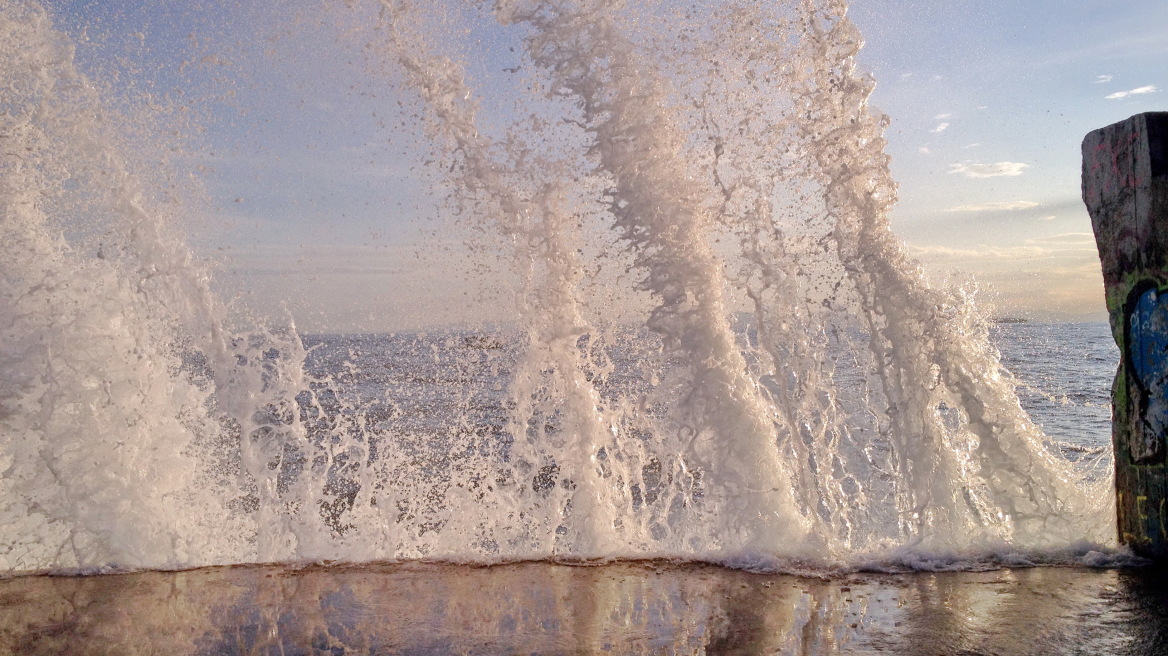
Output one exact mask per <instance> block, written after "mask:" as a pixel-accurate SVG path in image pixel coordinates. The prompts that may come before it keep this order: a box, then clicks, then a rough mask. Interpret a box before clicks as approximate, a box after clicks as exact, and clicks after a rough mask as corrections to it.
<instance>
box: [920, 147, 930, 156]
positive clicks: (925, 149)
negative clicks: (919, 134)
mask: <svg viewBox="0 0 1168 656" xmlns="http://www.w3.org/2000/svg"><path fill="white" fill-rule="evenodd" d="M917 152H918V153H920V154H922V155H932V154H933V153H932V151H930V150H929V147H928V146H921V147H920V148H917Z"/></svg>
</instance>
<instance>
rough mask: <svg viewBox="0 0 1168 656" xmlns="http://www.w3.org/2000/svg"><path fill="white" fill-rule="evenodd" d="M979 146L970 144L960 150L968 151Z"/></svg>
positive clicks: (978, 144)
mask: <svg viewBox="0 0 1168 656" xmlns="http://www.w3.org/2000/svg"><path fill="white" fill-rule="evenodd" d="M980 145H981V144H980V143H971V144H968V145H965V146H962V147H961V149H962V150H969V149H970V148H977V147H978V146H980Z"/></svg>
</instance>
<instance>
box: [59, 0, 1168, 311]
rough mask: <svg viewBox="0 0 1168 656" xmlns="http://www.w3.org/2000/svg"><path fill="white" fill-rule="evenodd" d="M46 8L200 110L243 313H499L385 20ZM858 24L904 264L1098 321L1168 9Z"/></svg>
mask: <svg viewBox="0 0 1168 656" xmlns="http://www.w3.org/2000/svg"><path fill="white" fill-rule="evenodd" d="M47 4H48V6H49V7H50V8H51V10H52V11H53V13H54V15H55V18H56V20H57V24H58V26H59V27H60V28H61V29H62V30H64V31H65V32H66V33H68V34H69V35H71V36H72V37H73V38H74V39H75V40H76V41H77V59H78V62H79V64H80V65H81V66H82V68H83V70H86V71H87V72H88V73H89V74H90V75H91V76H92V77H94V78H95V79H98V80H105V81H108V82H109V84H110V86H111V87H116V86H118V85H121V86H123V87H125V86H127V85H129V86H132V87H133V88H135V89H138V90H141V91H145V92H148V93H151V94H154V95H155V96H156V97H157V98H159V99H160V100H162V101H165V102H166V103H169V104H171V105H176V106H179V107H182V108H184V109H185V110H186V112H187V113H186V114H185V116H187V117H188V118H187V119H184V120H186V121H187V123H185V125H187V126H189V129H188V130H187V132H188V134H185V135H184V139H185V140H186V141H188V142H189V146H188V147H187V148H186V149H184V150H183V151H182V152H181V153H180V154H179V155H177V156H175V160H174V163H175V164H176V165H178V166H182V167H186V168H189V169H190V170H192V171H196V172H197V175H198V176H199V178H200V182H201V185H202V186H203V188H204V189H205V191H206V194H205V200H204V201H203V202H202V203H201V204H198V205H197V206H192V207H191V208H190V210H191V211H190V216H189V217H188V218H187V219H186V225H184V229H185V230H186V231H187V232H188V234H189V241H190V243H191V245H192V248H193V249H194V250H195V252H196V253H197V254H198V255H200V256H201V257H203V258H206V259H207V261H208V263H209V266H210V267H211V268H212V269H213V270H214V277H215V280H216V285H217V288H218V289H219V290H220V292H221V293H222V294H223V295H224V297H225V298H229V299H233V300H234V302H235V304H236V305H237V306H238V307H244V308H251V309H252V310H254V311H255V312H256V313H258V314H261V315H284V314H288V315H291V316H292V317H294V318H295V320H296V321H297V323H298V325H299V326H300V327H301V329H302V330H304V331H305V332H315V331H376V330H385V329H398V328H411V327H421V326H426V325H432V324H437V323H444V322H452V321H462V320H465V319H466V318H467V314H468V313H470V314H474V315H477V316H487V317H488V318H492V317H491V316H490V312H491V311H492V310H494V311H498V309H499V303H498V297H496V296H492V295H491V294H488V293H483V291H482V289H481V288H480V286H481V285H484V284H489V276H487V275H485V274H482V273H481V272H479V271H478V270H477V269H478V268H481V266H482V263H481V262H480V263H477V264H476V263H475V262H474V261H473V259H474V258H472V257H470V256H469V254H468V252H467V251H466V248H465V246H464V245H463V241H464V236H463V235H460V234H457V231H454V230H452V229H451V227H450V225H451V224H450V223H449V221H448V219H449V218H450V217H449V216H444V215H443V214H444V212H443V211H442V210H441V209H440V208H441V203H440V199H441V198H442V196H443V189H442V181H441V180H440V179H439V177H436V176H435V175H434V172H433V170H432V169H427V167H426V166H425V162H426V161H427V160H428V159H431V158H432V157H433V153H432V152H430V148H431V146H429V145H428V143H429V142H428V141H427V139H426V138H425V134H424V132H425V122H424V120H423V117H422V116H420V115H419V114H418V112H417V111H416V109H411V107H410V105H409V104H408V103H407V104H405V105H398V104H397V102H398V101H400V100H402V95H401V93H400V91H399V90H398V87H397V85H398V80H397V79H396V78H395V74H394V72H393V71H392V70H391V69H390V67H385V66H378V65H376V64H371V63H370V59H369V53H368V51H367V50H366V49H364V48H363V47H362V46H363V45H364V44H365V43H366V40H364V37H361V38H358V37H352V38H349V37H350V36H351V35H354V34H363V32H362V26H363V25H367V24H368V23H369V22H370V21H372V20H375V12H374V11H373V10H372V9H371V7H367V6H358V8H357V9H355V10H354V9H349V8H347V7H346V6H345V5H346V3H344V2H342V1H341V0H322V1H321V2H275V1H274V0H254V1H249V2H238V3H236V2H228V1H226V0H203V1H201V2H198V1H195V2H157V1H154V0H125V1H124V2H119V3H108V2H99V1H96V0H56V1H53V0H49V1H48V2H47ZM850 16H851V18H852V20H853V21H854V22H855V23H856V24H857V26H858V27H859V28H860V30H861V32H862V33H863V34H864V38H865V42H866V46H865V48H864V50H863V51H862V52H861V55H860V57H859V61H860V66H861V67H862V68H864V69H866V70H868V71H870V72H871V73H872V74H873V75H874V76H875V78H876V80H877V88H876V91H875V93H874V94H873V96H872V98H871V104H872V106H873V107H875V108H877V109H879V110H880V111H882V112H884V113H886V114H887V115H888V116H889V118H890V126H889V129H888V131H887V133H886V137H887V139H888V152H889V154H890V155H891V156H892V167H893V175H894V177H895V178H896V180H897V181H898V183H899V185H900V187H899V190H900V191H899V196H900V202H899V204H898V205H897V207H896V209H895V210H894V213H893V216H892V222H893V227H894V230H895V231H896V233H897V235H898V236H900V237H901V238H902V239H904V240H905V241H906V243H907V245H908V248H909V251H910V253H912V254H913V255H914V256H915V257H916V258H918V259H919V260H920V261H921V262H922V263H923V264H924V266H925V268H926V270H927V271H928V272H929V275H930V276H932V277H934V278H936V279H938V280H942V279H946V278H947V277H948V278H952V277H957V278H959V279H963V278H966V277H969V276H972V277H973V278H974V279H976V280H977V281H978V283H979V285H981V286H982V287H983V288H984V289H985V290H986V293H985V298H986V300H987V301H988V302H989V303H991V304H992V305H993V306H994V313H995V314H996V315H997V316H1013V317H1025V318H1030V319H1034V320H1071V321H1074V320H1103V319H1105V317H1106V314H1105V309H1104V305H1103V291H1102V278H1101V275H1100V270H1099V261H1098V256H1097V253H1096V250H1095V245H1094V239H1093V236H1092V234H1091V226H1090V219H1089V217H1088V215H1087V213H1086V210H1085V209H1084V207H1083V204H1082V201H1081V198H1080V195H1079V194H1080V191H1079V188H1080V187H1079V185H1080V179H1079V176H1080V154H1079V145H1080V143H1081V141H1082V139H1083V137H1084V136H1085V135H1086V134H1087V133H1088V132H1090V131H1091V130H1093V129H1096V128H1099V127H1103V126H1105V125H1108V124H1110V123H1113V122H1116V121H1119V120H1123V119H1125V118H1127V117H1129V116H1131V115H1133V114H1137V113H1140V112H1145V111H1156V110H1163V109H1166V105H1168V102H1166V101H1168V96H1166V95H1165V94H1168V75H1166V74H1165V71H1168V67H1165V66H1164V65H1163V62H1164V61H1165V58H1166V56H1168V29H1164V27H1165V26H1168V3H1166V2H1164V1H1163V0H1136V1H1129V2H1120V3H1117V2H1114V1H1111V2H1102V1H1094V0H1061V1H1059V2H1054V1H1051V0H1027V1H1025V2H1018V1H1017V0H1013V1H1005V0H961V1H958V0H934V1H923V0H854V1H853V2H852V6H851V13H850ZM454 24H456V25H457V24H459V22H458V21H454ZM463 36H464V37H465V36H466V35H463ZM488 45H489V46H490V47H489V48H488V51H487V52H486V53H485V54H484V56H483V57H481V59H478V60H476V61H474V62H471V66H472V74H477V76H478V80H479V81H480V83H484V82H485V83H486V84H488V85H490V84H492V83H494V80H495V79H496V76H499V75H500V71H501V70H502V69H504V68H506V67H508V66H511V65H513V59H514V57H513V56H509V55H508V54H507V50H506V49H505V48H504V47H502V44H488ZM374 59H376V58H374ZM115 73H116V74H115ZM179 115H180V116H184V114H182V113H181V112H180V113H179Z"/></svg>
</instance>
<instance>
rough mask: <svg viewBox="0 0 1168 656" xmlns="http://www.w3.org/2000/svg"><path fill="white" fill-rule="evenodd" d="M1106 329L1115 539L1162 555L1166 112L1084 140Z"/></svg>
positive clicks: (1167, 491) (1167, 290)
mask: <svg viewBox="0 0 1168 656" xmlns="http://www.w3.org/2000/svg"><path fill="white" fill-rule="evenodd" d="M1083 202H1085V203H1086V204H1087V210H1088V211H1089V212H1090V214H1091V224H1092V226H1093V227H1094V230H1095V241H1096V243H1097V244H1098V246H1099V259H1100V260H1101V262H1102V264H1103V283H1104V287H1105V288H1106V290H1107V308H1108V311H1109V312H1110V316H1111V331H1112V334H1113V335H1114V336H1115V343H1116V344H1117V345H1118V346H1119V352H1120V354H1121V361H1120V365H1119V371H1118V372H1117V373H1116V377H1115V384H1114V385H1113V386H1112V401H1113V404H1114V411H1113V421H1112V441H1113V443H1114V445H1115V487H1116V510H1117V516H1118V530H1119V539H1120V542H1121V543H1123V544H1126V545H1129V546H1131V547H1132V549H1133V550H1135V551H1136V552H1137V553H1139V554H1141V555H1144V556H1148V557H1153V558H1157V559H1162V560H1163V559H1168V529H1166V524H1168V506H1166V503H1168V469H1166V468H1168V458H1166V456H1168V112H1154V113H1147V114H1138V115H1136V116H1133V117H1131V118H1129V119H1127V120H1126V121H1122V122H1119V123H1116V124H1114V125H1109V126H1107V127H1105V128H1102V129H1100V130H1095V131H1094V132H1092V133H1090V134H1088V135H1087V137H1086V139H1084V140H1083Z"/></svg>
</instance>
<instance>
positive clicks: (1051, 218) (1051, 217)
mask: <svg viewBox="0 0 1168 656" xmlns="http://www.w3.org/2000/svg"><path fill="white" fill-rule="evenodd" d="M1057 218H1058V215H1057V214H1048V215H1046V216H1040V217H1038V220H1039V221H1054V220H1055V219H1057Z"/></svg>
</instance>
